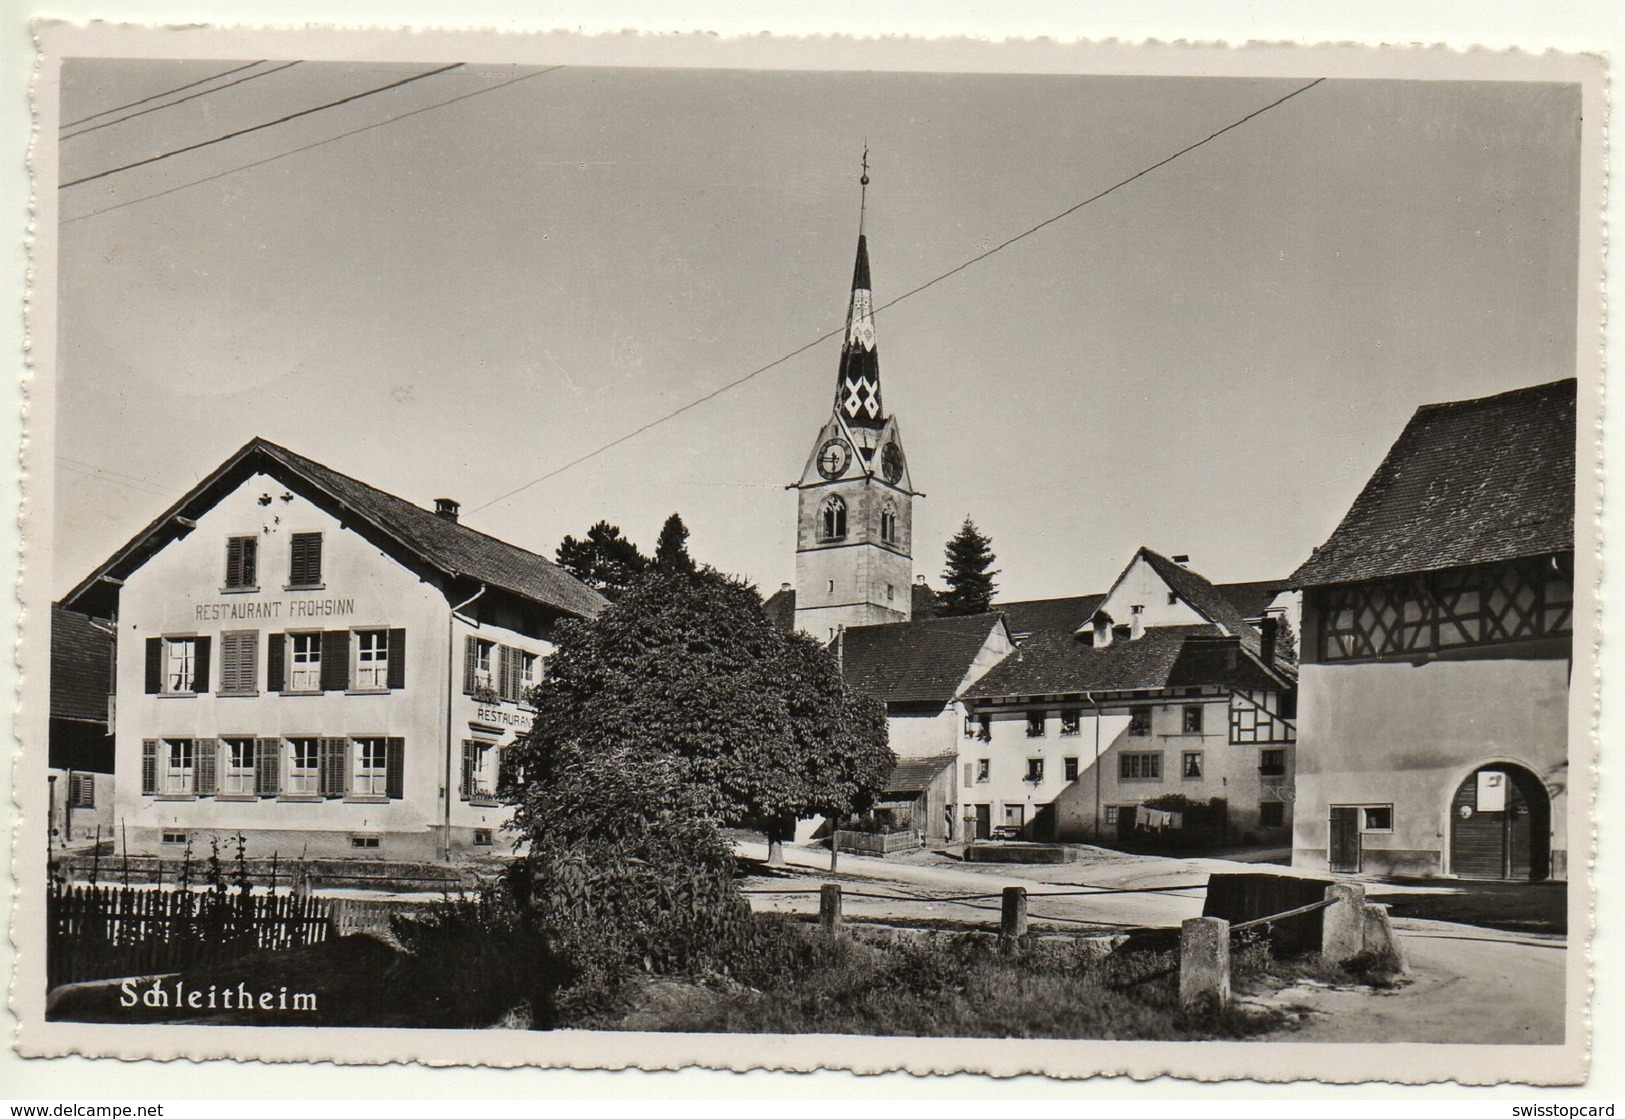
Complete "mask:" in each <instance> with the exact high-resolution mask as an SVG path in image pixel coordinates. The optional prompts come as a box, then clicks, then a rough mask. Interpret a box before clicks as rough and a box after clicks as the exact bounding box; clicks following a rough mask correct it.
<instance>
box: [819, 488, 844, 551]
mask: <svg viewBox="0 0 1625 1119" xmlns="http://www.w3.org/2000/svg"><path fill="white" fill-rule="evenodd" d="M818 512H819V520H820V525H819V527H820V529H822V533H821V535H822V538H823V539H825V540H840V539H843V538H844V537H845V536H846V502H844V501H842V500H841V499H840V497H838V496H837V495H835V494H830V495H829V496H828V497H826V498H825V499H824V503H823V504H822V505H820V506H819V507H818Z"/></svg>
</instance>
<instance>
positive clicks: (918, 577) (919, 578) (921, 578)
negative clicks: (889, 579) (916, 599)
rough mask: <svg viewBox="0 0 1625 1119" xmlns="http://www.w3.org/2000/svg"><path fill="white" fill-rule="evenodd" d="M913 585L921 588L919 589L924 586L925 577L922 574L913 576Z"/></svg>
mask: <svg viewBox="0 0 1625 1119" xmlns="http://www.w3.org/2000/svg"><path fill="white" fill-rule="evenodd" d="M914 583H915V585H916V586H921V587H923V586H925V575H924V574H923V573H922V574H920V575H916V576H914Z"/></svg>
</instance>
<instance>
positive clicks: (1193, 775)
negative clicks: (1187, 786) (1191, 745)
mask: <svg viewBox="0 0 1625 1119" xmlns="http://www.w3.org/2000/svg"><path fill="white" fill-rule="evenodd" d="M1179 773H1180V776H1182V777H1184V778H1185V779H1186V780H1200V779H1201V777H1202V751H1200V750H1186V751H1185V754H1184V756H1183V757H1182V758H1181V759H1180V764H1179Z"/></svg>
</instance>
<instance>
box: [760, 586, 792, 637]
mask: <svg viewBox="0 0 1625 1119" xmlns="http://www.w3.org/2000/svg"><path fill="white" fill-rule="evenodd" d="M762 611H763V613H765V614H766V615H767V620H768V621H770V622H772V623H773V625H774V628H776V629H778V630H781V631H782V632H784V633H791V632H793V631H794V630H795V628H796V589H795V588H794V587H780V588H779V589H778V590H776V591H774V592H773V593H772V594H771V595H769V596H768V598H767V601H766V602H764V603H762Z"/></svg>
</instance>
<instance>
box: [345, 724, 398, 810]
mask: <svg viewBox="0 0 1625 1119" xmlns="http://www.w3.org/2000/svg"><path fill="white" fill-rule="evenodd" d="M353 751H354V757H355V776H354V778H353V779H352V780H351V782H350V791H351V792H352V793H354V794H355V795H356V796H360V797H381V796H388V795H389V785H388V778H389V741H388V740H387V739H384V738H357V739H354V745H353Z"/></svg>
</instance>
